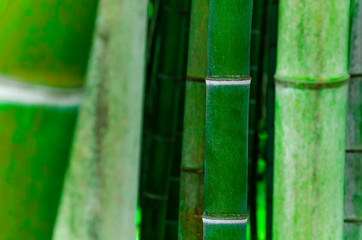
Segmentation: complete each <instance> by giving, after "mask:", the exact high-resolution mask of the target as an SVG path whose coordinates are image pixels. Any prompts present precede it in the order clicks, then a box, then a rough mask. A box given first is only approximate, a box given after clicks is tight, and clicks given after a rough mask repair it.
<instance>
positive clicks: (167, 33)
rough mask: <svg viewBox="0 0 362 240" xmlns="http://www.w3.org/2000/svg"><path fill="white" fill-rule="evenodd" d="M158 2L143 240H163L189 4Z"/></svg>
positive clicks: (181, 0)
mask: <svg viewBox="0 0 362 240" xmlns="http://www.w3.org/2000/svg"><path fill="white" fill-rule="evenodd" d="M161 3H162V4H161V8H160V10H159V11H160V13H159V14H160V24H161V26H160V27H159V28H158V30H157V31H158V32H157V33H156V34H157V36H156V38H157V39H158V40H156V43H155V44H158V43H157V41H160V43H159V44H160V45H159V46H160V52H159V59H158V66H157V68H156V88H157V90H156V94H155V97H154V106H153V107H154V119H153V122H152V126H151V128H152V139H151V141H152V142H151V147H150V152H149V154H150V155H149V159H148V167H147V176H146V179H147V180H146V186H145V192H144V203H143V206H142V227H141V239H142V240H149V239H157V240H163V239H164V238H165V226H166V215H167V202H168V193H169V185H170V182H169V180H170V175H171V167H172V162H173V160H174V156H173V152H174V150H175V142H176V131H177V120H178V112H179V110H178V108H179V102H180V101H181V99H182V93H181V92H179V91H178V86H179V82H180V81H181V82H183V81H184V79H185V75H186V57H187V51H186V49H187V43H188V29H187V27H188V22H189V1H188V0H164V1H162V2H161Z"/></svg>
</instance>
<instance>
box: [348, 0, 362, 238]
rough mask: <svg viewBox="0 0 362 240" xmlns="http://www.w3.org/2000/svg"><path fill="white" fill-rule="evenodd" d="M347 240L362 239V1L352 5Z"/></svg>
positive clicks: (359, 0) (358, 0)
mask: <svg viewBox="0 0 362 240" xmlns="http://www.w3.org/2000/svg"><path fill="white" fill-rule="evenodd" d="M351 19H352V28H351V35H350V36H351V39H350V63H349V72H350V74H351V80H350V85H349V94H348V96H349V100H348V110H347V113H348V115H347V148H346V172H345V176H346V178H345V212H344V240H354V239H362V208H361V206H362V191H361V189H362V174H361V173H362V124H361V123H362V1H361V0H355V1H354V5H353V6H352V18H351Z"/></svg>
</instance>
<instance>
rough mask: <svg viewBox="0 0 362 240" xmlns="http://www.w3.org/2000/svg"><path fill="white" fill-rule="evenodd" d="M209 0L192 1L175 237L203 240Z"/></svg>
mask: <svg viewBox="0 0 362 240" xmlns="http://www.w3.org/2000/svg"><path fill="white" fill-rule="evenodd" d="M208 18H209V0H192V2H191V22H190V42H189V51H188V54H189V56H188V63H187V78H186V93H185V95H186V96H185V116H184V135H183V145H182V162H181V183H180V216H179V237H178V239H187V240H193V239H195V240H196V239H202V236H203V234H202V213H203V188H204V158H205V150H204V148H205V120H206V119H205V116H206V105H205V100H206V95H205V94H206V85H205V78H206V60H207V31H208Z"/></svg>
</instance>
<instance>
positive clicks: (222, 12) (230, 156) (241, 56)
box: [203, 0, 252, 240]
mask: <svg viewBox="0 0 362 240" xmlns="http://www.w3.org/2000/svg"><path fill="white" fill-rule="evenodd" d="M209 14H210V15H209V33H208V58H207V59H208V61H207V80H206V137H205V160H206V162H205V189H204V192H205V195H204V215H203V224H204V236H203V238H204V239H207V240H214V239H215V240H216V239H225V240H229V239H230V240H231V239H246V223H247V178H248V177H247V171H248V170H247V165H248V118H249V88H250V76H249V72H250V36H251V16H252V1H250V0H231V1H218V0H211V1H210V13H209Z"/></svg>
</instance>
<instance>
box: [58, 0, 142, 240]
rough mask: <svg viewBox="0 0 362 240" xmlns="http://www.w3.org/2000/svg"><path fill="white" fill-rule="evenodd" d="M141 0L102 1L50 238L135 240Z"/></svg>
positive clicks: (140, 70) (138, 141)
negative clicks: (56, 216) (76, 123)
mask: <svg viewBox="0 0 362 240" xmlns="http://www.w3.org/2000/svg"><path fill="white" fill-rule="evenodd" d="M146 13H147V1H146V0H101V1H100V6H99V11H98V16H97V24H96V30H95V37H94V42H93V50H92V54H91V61H90V65H89V71H88V75H87V87H86V93H85V98H84V101H83V104H82V105H81V109H80V116H79V120H78V125H77V129H76V135H75V142H74V146H73V152H72V158H71V163H70V166H69V169H68V172H67V175H66V181H65V186H64V191H63V197H62V201H61V206H60V210H59V215H58V218H57V225H56V230H55V234H54V239H55V240H64V239H67V240H73V239H74V240H96V239H97V240H113V239H120V238H121V239H134V238H135V237H136V221H135V217H136V207H137V189H138V175H139V174H138V171H139V169H138V168H139V152H140V140H141V139H140V138H141V132H140V131H141V116H142V99H143V97H142V96H143V82H144V79H143V78H144V65H145V64H144V63H145V56H146V55H145V45H146V23H147V17H146Z"/></svg>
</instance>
